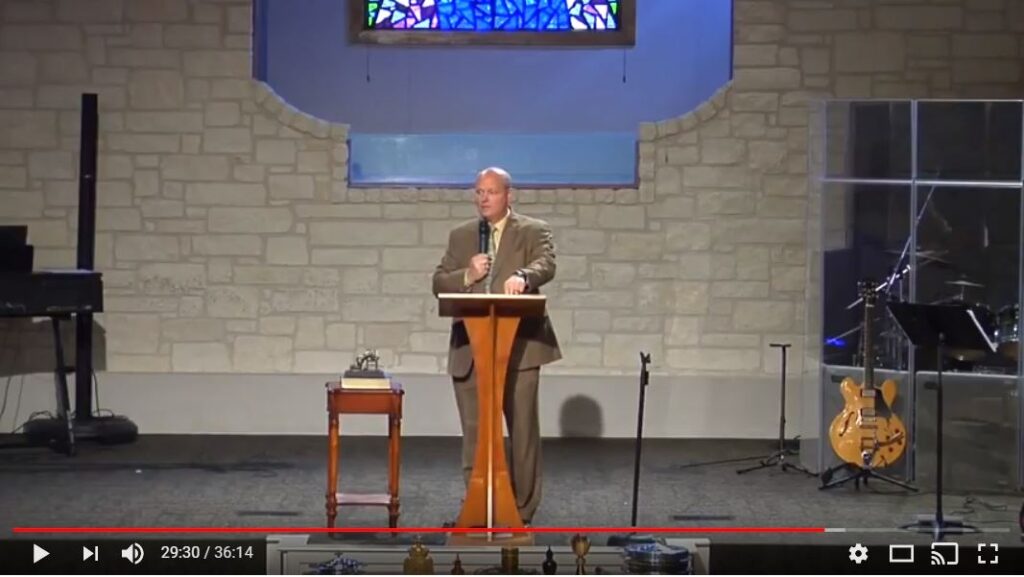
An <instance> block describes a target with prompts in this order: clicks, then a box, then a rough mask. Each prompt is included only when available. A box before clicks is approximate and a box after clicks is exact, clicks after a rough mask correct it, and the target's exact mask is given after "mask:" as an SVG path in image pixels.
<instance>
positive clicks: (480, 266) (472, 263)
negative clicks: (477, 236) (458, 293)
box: [467, 253, 491, 283]
mask: <svg viewBox="0 0 1024 577" xmlns="http://www.w3.org/2000/svg"><path fill="white" fill-rule="evenodd" d="M490 268H491V259H490V257H488V256H487V255H486V254H484V253H480V254H477V255H473V258H471V259H469V268H468V269H467V274H468V275H469V282H470V283H475V282H477V281H479V280H480V279H482V278H484V277H485V276H487V271H488V270H489V269H490Z"/></svg>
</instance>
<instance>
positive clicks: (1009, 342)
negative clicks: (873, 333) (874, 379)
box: [826, 251, 1020, 372]
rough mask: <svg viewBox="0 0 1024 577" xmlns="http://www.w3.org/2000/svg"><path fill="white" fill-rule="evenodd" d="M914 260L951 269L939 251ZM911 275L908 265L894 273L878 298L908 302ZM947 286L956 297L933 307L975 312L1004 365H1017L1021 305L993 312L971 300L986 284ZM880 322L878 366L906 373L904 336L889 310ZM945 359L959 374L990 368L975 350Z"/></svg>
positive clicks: (949, 353) (859, 360) (857, 362)
mask: <svg viewBox="0 0 1024 577" xmlns="http://www.w3.org/2000/svg"><path fill="white" fill-rule="evenodd" d="M887 252H891V253H893V254H898V253H900V251H887ZM915 256H916V257H917V262H918V268H919V269H921V268H923V267H926V266H929V265H937V266H944V267H950V263H949V261H947V260H945V259H943V258H942V254H941V253H939V252H937V251H917V252H916V254H915ZM909 272H910V265H906V266H904V267H903V268H901V269H899V270H898V271H895V272H894V273H893V274H892V275H890V277H889V278H888V279H886V281H885V282H883V283H881V284H880V285H878V287H876V291H877V293H878V294H879V295H882V296H884V297H885V300H888V301H898V302H901V301H908V300H909V297H910V295H909V294H908V293H909V290H907V289H908V286H907V285H908V283H904V282H903V281H904V277H905V276H906V275H907V273H909ZM944 284H945V285H946V286H948V287H951V288H950V289H949V290H950V292H951V293H953V294H949V295H947V296H944V297H942V298H939V299H937V300H934V301H931V303H930V304H938V305H949V306H959V307H965V308H968V309H971V310H972V311H974V315H975V317H976V318H977V319H978V323H979V324H980V325H981V327H982V328H983V329H984V330H985V332H986V333H987V334H988V335H989V337H991V339H992V341H993V342H995V343H997V345H998V349H997V353H998V354H999V356H1000V357H1002V358H1003V361H1002V363H1000V364H1005V363H1006V362H1008V361H1013V363H1014V365H1016V363H1017V360H1018V356H1019V343H1020V335H1019V331H1018V327H1019V321H1020V305H1019V304H1018V303H1013V304H1007V305H1004V306H1002V307H1000V308H998V309H993V308H992V307H990V306H989V305H987V304H985V303H983V302H979V301H978V300H976V299H973V298H971V297H970V291H973V290H975V289H982V288H985V285H984V284H981V283H978V282H974V281H972V280H970V279H967V278H959V279H957V280H949V281H945V282H944ZM860 305H861V299H857V300H856V301H854V302H852V303H850V305H848V306H847V307H846V308H847V309H853V308H856V307H858V306H860ZM878 312H879V314H880V315H881V318H880V319H879V323H878V325H880V328H881V332H880V333H879V335H878V336H879V337H880V338H879V343H878V344H879V346H878V348H876V349H875V350H874V351H872V354H873V355H874V360H875V366H877V367H884V368H893V369H900V370H901V369H906V368H907V363H906V351H907V345H906V341H905V340H904V338H903V334H902V332H901V331H900V330H899V328H898V327H897V326H896V323H895V321H894V320H893V319H892V318H891V315H889V314H888V311H887V310H886V308H885V307H884V306H883V307H879V311H878ZM860 330H861V327H860V326H859V325H858V326H856V327H854V328H852V329H850V330H849V331H846V332H845V333H843V334H841V335H837V336H836V337H832V338H830V339H828V340H827V341H826V343H829V342H836V341H838V340H840V339H843V338H844V337H846V336H848V335H851V334H853V333H857V332H859V331H860ZM864 352H865V351H863V350H860V351H858V354H857V359H855V360H854V364H855V365H860V364H862V363H863V359H864V357H863V355H864ZM945 354H946V357H947V359H948V360H949V361H951V363H950V364H951V365H952V366H951V367H949V368H950V369H951V370H960V371H968V372H989V371H990V370H991V368H989V367H984V366H982V363H983V362H984V361H986V358H987V357H988V355H987V354H986V353H985V352H984V351H974V350H961V349H950V350H947V351H945Z"/></svg>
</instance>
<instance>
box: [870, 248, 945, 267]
mask: <svg viewBox="0 0 1024 577" xmlns="http://www.w3.org/2000/svg"><path fill="white" fill-rule="evenodd" d="M885 252H886V254H894V255H896V256H899V255H901V254H903V251H902V250H895V249H892V250H886V251H885ZM946 252H948V251H945V250H915V251H908V252H907V254H908V255H909V254H910V253H914V254H916V255H917V258H923V259H927V260H933V261H936V262H942V263H946V264H949V261H948V260H946V259H944V258H941V255H944V254H946Z"/></svg>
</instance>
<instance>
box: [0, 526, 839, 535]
mask: <svg viewBox="0 0 1024 577" xmlns="http://www.w3.org/2000/svg"><path fill="white" fill-rule="evenodd" d="M13 531H14V532H15V533H21V534H28V533H33V534H34V533H92V534H97V533H825V528H824V527H521V528H492V529H487V528H483V527H481V528H475V527H396V528H391V527H336V528H328V527H15V528H14V529H13Z"/></svg>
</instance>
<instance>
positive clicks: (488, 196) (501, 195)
mask: <svg viewBox="0 0 1024 577" xmlns="http://www.w3.org/2000/svg"><path fill="white" fill-rule="evenodd" d="M511 196H512V192H511V191H510V190H509V189H507V188H505V182H504V181H503V180H502V179H501V177H500V176H498V175H496V174H490V173H488V174H485V175H483V176H481V177H480V178H479V179H478V180H477V181H476V195H475V197H474V202H476V209H477V211H478V212H479V213H480V216H481V217H482V218H486V219H487V220H489V221H490V222H497V221H499V220H501V219H502V218H504V217H505V213H507V212H508V207H509V203H510V202H511V200H512V199H511Z"/></svg>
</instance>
